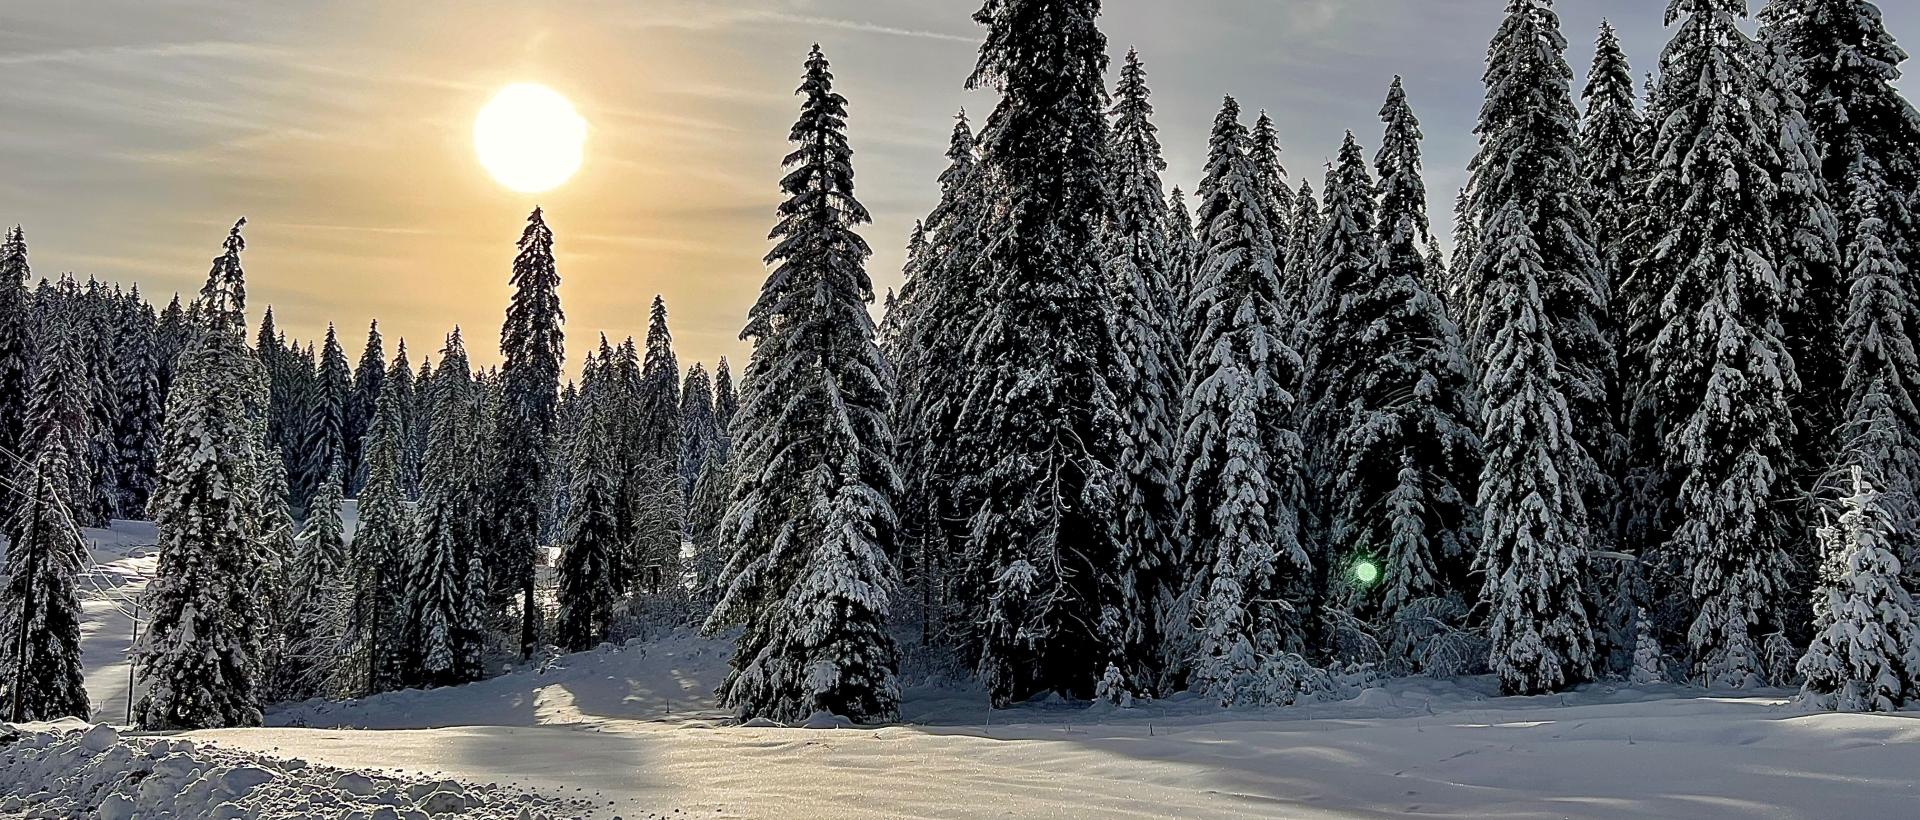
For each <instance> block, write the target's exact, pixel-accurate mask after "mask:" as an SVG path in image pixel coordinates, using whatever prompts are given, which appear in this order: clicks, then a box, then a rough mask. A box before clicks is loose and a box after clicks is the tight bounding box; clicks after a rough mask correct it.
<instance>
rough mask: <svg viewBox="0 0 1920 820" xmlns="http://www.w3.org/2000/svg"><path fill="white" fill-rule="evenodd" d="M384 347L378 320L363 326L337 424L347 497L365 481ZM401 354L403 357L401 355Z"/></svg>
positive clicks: (355, 493)
mask: <svg viewBox="0 0 1920 820" xmlns="http://www.w3.org/2000/svg"><path fill="white" fill-rule="evenodd" d="M386 351H387V348H386V344H385V343H384V342H383V340H382V339H381V338H380V323H379V322H378V321H375V322H374V323H373V324H372V325H371V326H369V327H368V328H367V345H366V347H365V348H362V349H361V352H360V365H359V367H358V368H357V369H355V370H354V371H353V389H352V390H351V391H350V392H349V393H348V395H347V407H346V415H345V417H344V419H343V423H342V424H341V439H342V440H343V441H344V442H345V445H346V448H347V451H346V459H345V460H346V463H347V497H348V498H357V497H359V495H360V488H361V487H364V486H366V484H367V476H366V471H367V465H366V439H367V430H368V429H370V428H371V427H372V425H373V414H374V410H375V404H376V403H377V402H379V401H380V388H381V385H382V384H383V383H385V381H386V377H387V352H386ZM402 358H404V357H402Z"/></svg>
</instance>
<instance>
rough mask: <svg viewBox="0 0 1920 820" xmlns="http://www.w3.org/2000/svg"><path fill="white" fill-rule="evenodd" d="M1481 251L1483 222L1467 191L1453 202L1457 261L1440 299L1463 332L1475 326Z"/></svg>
mask: <svg viewBox="0 0 1920 820" xmlns="http://www.w3.org/2000/svg"><path fill="white" fill-rule="evenodd" d="M1479 252H1480V220H1479V218H1478V217H1477V216H1475V215H1474V213H1473V199H1472V197H1469V196H1468V195H1467V189H1465V188H1461V189H1460V195H1459V196H1458V197H1456V198H1455V199H1454V201H1453V259H1452V262H1451V264H1449V265H1448V266H1447V267H1448V276H1447V284H1446V288H1445V289H1444V290H1442V291H1441V293H1440V296H1441V298H1442V299H1444V300H1446V303H1447V312H1448V313H1449V314H1450V315H1452V316H1453V320H1454V322H1455V323H1456V324H1458V325H1460V327H1461V328H1462V329H1465V328H1470V327H1473V324H1474V323H1473V317H1472V316H1471V315H1469V314H1468V312H1467V309H1468V307H1469V306H1471V304H1472V303H1473V281H1472V279H1471V277H1472V275H1473V270H1474V268H1473V260H1474V256H1475V255H1476V254H1478V253H1479Z"/></svg>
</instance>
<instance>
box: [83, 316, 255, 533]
mask: <svg viewBox="0 0 1920 820" xmlns="http://www.w3.org/2000/svg"><path fill="white" fill-rule="evenodd" d="M156 325H157V319H156V317H155V316H154V313H153V307H152V306H151V305H148V304H147V303H145V302H143V301H140V290H139V288H135V289H134V291H133V295H132V296H131V298H130V299H129V300H128V301H127V303H126V304H125V305H124V306H123V308H122V319H121V327H120V332H119V334H118V336H117V338H116V344H115V347H114V355H113V359H114V367H113V374H114V392H115V393H116V394H117V399H116V401H115V405H116V406H117V407H118V408H119V411H120V415H119V417H118V418H117V419H115V422H114V428H113V436H114V441H115V444H116V446H115V449H114V454H115V461H114V464H113V468H112V472H113V477H114V489H115V492H114V506H113V514H114V516H115V517H118V518H133V519H139V518H145V517H146V512H147V501H148V499H149V498H151V497H152V495H153V488H154V482H155V480H156V476H155V470H156V469H157V468H158V458H159V454H160V422H161V416H162V415H163V414H164V413H165V409H166V408H164V407H163V406H162V405H161V404H160V362H159V358H158V353H157V350H156V347H157V345H158V339H157V337H156ZM273 456H274V458H276V459H277V458H279V457H280V453H279V450H278V449H276V450H275V451H274V453H273Z"/></svg>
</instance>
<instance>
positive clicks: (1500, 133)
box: [1454, 0, 1616, 545]
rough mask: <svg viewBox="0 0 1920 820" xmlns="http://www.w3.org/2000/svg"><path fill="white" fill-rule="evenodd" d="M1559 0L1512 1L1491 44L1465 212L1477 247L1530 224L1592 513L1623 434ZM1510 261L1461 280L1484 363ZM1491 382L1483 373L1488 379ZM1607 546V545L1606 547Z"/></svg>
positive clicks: (1472, 335)
mask: <svg viewBox="0 0 1920 820" xmlns="http://www.w3.org/2000/svg"><path fill="white" fill-rule="evenodd" d="M1566 49H1567V41H1566V38H1565V37H1563V36H1562V35H1561V33H1560V18H1559V15H1558V14H1556V13H1555V12H1554V9H1553V3H1552V0H1508V3H1507V13H1506V17H1505V19H1504V20H1503V21H1502V23H1501V26H1500V30H1499V32H1498V33H1497V34H1496V35H1495V37H1494V40H1493V42H1492V44H1491V46H1490V47H1489V49H1488V56H1487V71H1486V78H1485V80H1486V87H1487V96H1486V101H1485V103H1484V104H1483V106H1482V107H1481V111H1480V124H1479V126H1478V127H1477V128H1476V131H1475V132H1476V133H1477V134H1478V135H1479V137H1480V152H1479V153H1478V154H1477V155H1476V156H1475V157H1474V159H1473V162H1472V163H1471V165H1470V166H1469V171H1470V172H1471V179H1470V181H1469V183H1468V196H1469V197H1470V201H1469V203H1468V208H1467V210H1468V213H1469V215H1470V218H1471V219H1473V220H1477V230H1478V231H1479V233H1480V234H1481V236H1480V237H1479V238H1478V239H1476V240H1474V241H1475V242H1476V244H1477V245H1479V246H1480V247H1483V248H1484V247H1486V246H1490V245H1491V244H1492V241H1491V239H1490V238H1488V237H1486V236H1485V233H1486V226H1487V225H1488V224H1489V223H1490V222H1491V221H1494V220H1498V219H1504V218H1505V217H1504V215H1503V214H1502V212H1503V211H1504V210H1505V207H1506V203H1509V202H1522V203H1524V206H1523V207H1522V208H1521V212H1522V213H1525V214H1528V215H1529V216H1528V218H1529V219H1530V220H1531V224H1530V226H1529V228H1530V230H1529V231H1528V233H1529V234H1530V235H1531V237H1532V239H1533V241H1534V242H1535V244H1536V245H1537V247H1538V249H1539V253H1540V259H1541V264H1542V265H1543V266H1544V268H1545V270H1546V271H1547V274H1548V275H1547V277H1546V278H1544V279H1542V280H1541V281H1540V282H1539V285H1540V286H1541V287H1542V288H1545V290H1543V291H1542V292H1541V294H1540V298H1541V303H1542V304H1543V305H1545V307H1546V309H1547V316H1548V318H1549V319H1550V322H1549V323H1548V325H1547V331H1548V333H1550V334H1552V336H1553V350H1554V359H1553V360H1554V362H1555V371H1554V373H1553V379H1554V380H1555V383H1556V384H1558V385H1559V389H1560V394H1561V396H1562V397H1563V398H1564V399H1565V400H1566V402H1567V407H1568V410H1569V412H1571V413H1572V414H1573V434H1574V437H1575V440H1576V441H1577V442H1578V443H1579V444H1580V448H1579V451H1578V455H1579V456H1580V457H1579V458H1577V459H1576V460H1575V461H1573V462H1569V463H1567V464H1565V465H1562V466H1563V467H1564V468H1565V469H1567V470H1569V471H1571V473H1572V474H1573V475H1574V477H1575V480H1576V481H1578V482H1579V485H1580V487H1581V494H1582V496H1583V497H1584V499H1585V501H1586V504H1585V506H1586V507H1587V509H1589V510H1600V511H1602V514H1604V511H1605V510H1608V509H1611V508H1612V505H1613V502H1614V498H1613V497H1614V492H1615V488H1614V485H1613V482H1612V480H1611V478H1610V477H1609V476H1608V474H1607V472H1606V471H1605V470H1603V469H1601V462H1600V461H1599V459H1601V458H1602V457H1604V456H1605V455H1606V454H1607V453H1608V452H1610V451H1612V449H1613V448H1614V447H1615V446H1616V445H1615V432H1614V425H1613V422H1612V418H1613V412H1614V408H1613V404H1612V400H1611V398H1610V392H1609V390H1610V389H1609V384H1608V377H1609V375H1610V374H1611V373H1612V370H1613V348H1612V346H1611V344H1610V343H1609V341H1608V338H1607V335H1606V333H1605V331H1604V325H1603V321H1604V319H1605V317H1606V315H1607V311H1608V305H1609V304H1610V301H1609V298H1610V297H1609V293H1608V289H1609V283H1608V282H1607V281H1606V272H1605V270H1604V269H1603V268H1602V266H1601V260H1600V256H1599V254H1598V253H1596V251H1595V249H1594V244H1593V242H1594V224H1593V217H1592V215H1591V214H1590V213H1588V211H1587V209H1586V206H1585V204H1584V203H1583V202H1582V201H1581V199H1582V197H1581V189H1582V188H1583V185H1582V183H1581V166H1580V156H1579V119H1580V117H1579V112H1578V110H1577V109H1575V107H1574V104H1573V92H1572V82H1573V69H1572V68H1571V67H1569V66H1568V65H1567V61H1566ZM1499 264H1504V262H1502V261H1501V260H1500V258H1499V257H1498V256H1497V255H1496V254H1493V253H1491V252H1482V253H1476V254H1475V255H1474V258H1473V261H1472V263H1471V265H1470V266H1469V268H1468V269H1467V270H1466V271H1465V272H1464V273H1463V272H1461V271H1459V270H1455V272H1454V275H1455V276H1456V277H1460V276H1464V277H1465V284H1464V287H1463V288H1462V290H1463V294H1462V298H1461V299H1460V300H1459V304H1458V305H1455V306H1454V307H1455V314H1456V315H1457V316H1462V317H1464V318H1465V323H1464V325H1463V328H1462V330H1463V333H1464V334H1465V338H1466V340H1467V346H1468V350H1469V351H1471V352H1472V354H1473V355H1474V356H1475V358H1476V360H1480V361H1484V360H1485V359H1486V357H1487V356H1488V355H1490V353H1491V351H1490V347H1491V345H1492V344H1493V339H1494V337H1495V336H1498V335H1499V333H1500V328H1497V327H1493V326H1490V325H1489V324H1488V318H1489V317H1490V316H1491V315H1493V312H1494V311H1495V310H1504V308H1499V307H1496V306H1490V305H1488V304H1486V301H1487V299H1488V298H1489V297H1488V294H1489V292H1490V291H1491V290H1492V289H1493V287H1492V284H1491V283H1492V280H1493V279H1495V278H1497V277H1499V276H1501V275H1502V273H1501V272H1500V271H1498V270H1495V269H1494V267H1495V266H1496V265H1499ZM1481 379H1482V380H1483V381H1484V380H1485V379H1486V374H1485V373H1482V374H1481ZM1603 545H1604V542H1603Z"/></svg>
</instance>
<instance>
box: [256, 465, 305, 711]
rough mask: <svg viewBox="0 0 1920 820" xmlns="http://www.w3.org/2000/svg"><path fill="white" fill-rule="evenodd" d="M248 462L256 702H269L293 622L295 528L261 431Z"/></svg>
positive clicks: (281, 475)
mask: <svg viewBox="0 0 1920 820" xmlns="http://www.w3.org/2000/svg"><path fill="white" fill-rule="evenodd" d="M253 458H254V465H255V466H254V469H255V470H256V471H257V472H258V474H259V476H260V481H259V482H258V484H257V485H256V487H255V493H256V495H255V498H254V510H253V512H252V517H253V520H254V522H255V532H254V540H255V542H256V543H257V544H258V545H259V550H260V558H261V561H262V567H261V570H260V574H259V575H258V576H257V577H255V578H254V579H253V589H254V593H253V594H254V595H255V596H256V597H257V598H258V599H259V601H260V608H261V619H260V620H261V638H260V643H261V653H260V654H261V660H260V669H261V674H260V681H261V687H262V694H261V700H262V701H265V702H273V701H276V700H280V699H282V698H283V694H282V693H281V691H280V689H279V685H280V683H281V681H283V680H285V679H286V676H285V675H283V674H282V671H281V670H282V667H283V666H284V665H285V664H286V661H287V656H288V655H289V654H290V652H291V650H290V646H291V645H290V644H289V643H288V641H287V640H286V638H287V632H288V628H287V627H288V623H289V622H290V621H291V620H292V619H293V610H292V608H291V604H292V599H293V584H292V581H293V576H294V561H295V560H296V559H297V555H296V552H297V551H298V549H299V545H298V543H297V542H296V539H297V537H298V536H299V525H298V524H296V523H295V522H294V520H293V510H292V508H290V507H289V506H288V505H287V496H288V495H289V494H290V492H291V491H290V490H289V489H288V488H287V466H286V463H285V462H283V461H281V459H280V448H279V446H278V445H276V444H274V443H273V442H272V441H271V440H269V438H268V437H267V435H266V434H265V432H264V431H263V432H262V433H261V437H260V439H259V441H257V442H255V444H254V452H253Z"/></svg>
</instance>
